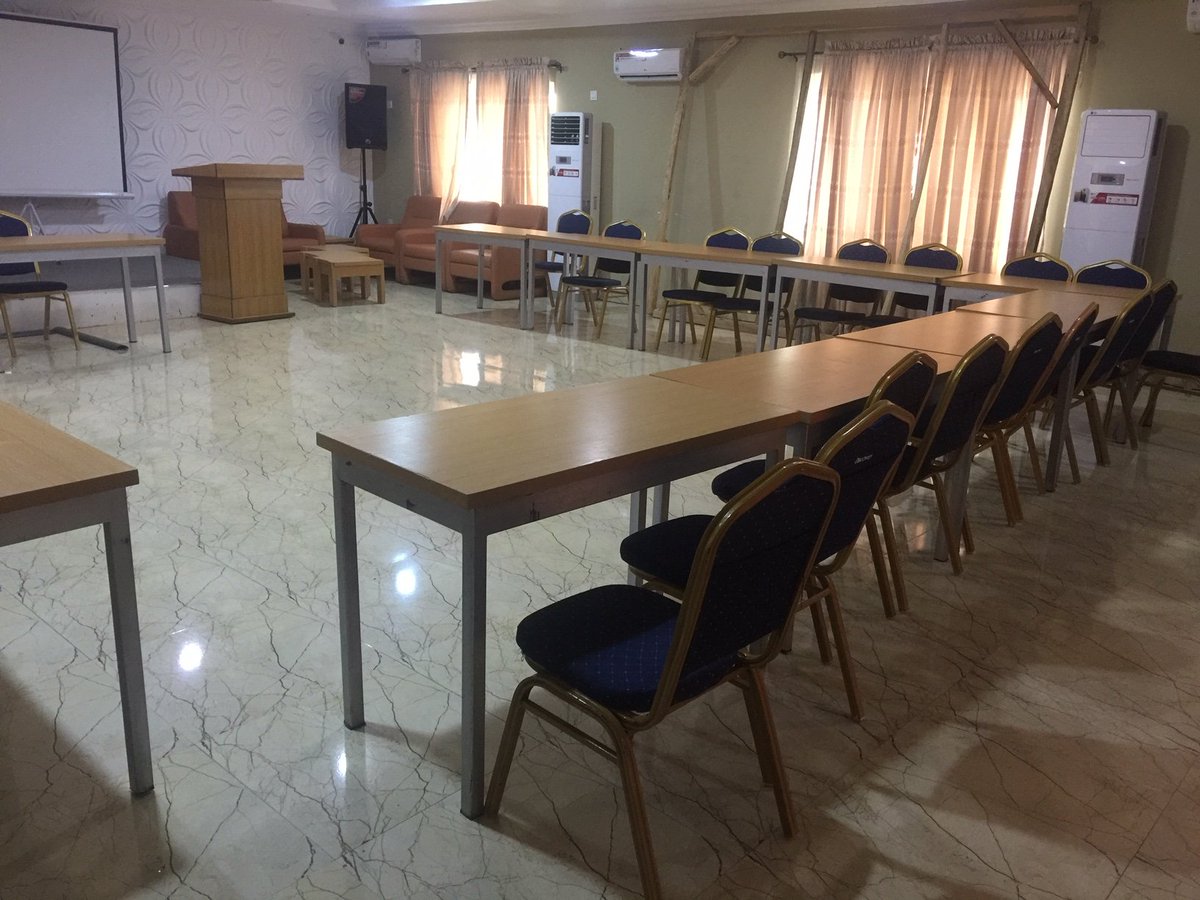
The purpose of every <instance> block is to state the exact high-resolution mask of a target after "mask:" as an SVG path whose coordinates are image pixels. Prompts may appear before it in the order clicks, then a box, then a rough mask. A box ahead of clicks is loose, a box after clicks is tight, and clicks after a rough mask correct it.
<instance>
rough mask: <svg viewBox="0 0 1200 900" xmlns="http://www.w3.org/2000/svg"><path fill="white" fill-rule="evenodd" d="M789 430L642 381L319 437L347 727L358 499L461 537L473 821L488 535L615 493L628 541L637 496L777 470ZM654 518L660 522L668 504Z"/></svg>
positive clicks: (704, 393)
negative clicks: (328, 467)
mask: <svg viewBox="0 0 1200 900" xmlns="http://www.w3.org/2000/svg"><path fill="white" fill-rule="evenodd" d="M796 418H797V417H796V414H795V413H794V412H793V411H792V410H791V409H788V408H783V407H778V406H774V405H771V404H769V403H765V402H763V401H760V400H755V399H752V398H748V397H744V396H741V395H740V394H736V393H730V392H727V391H713V390H706V389H704V388H700V387H694V386H692V385H688V384H680V383H677V382H674V381H671V380H668V379H665V378H655V377H652V376H642V377H638V378H626V379H622V380H620V381H614V382H608V383H603V384H595V385H590V386H587V387H581V388H574V389H570V390H561V391H551V392H549V393H535V394H528V395H525V396H522V397H514V398H511V399H507V400H497V401H495V402H491V403H482V404H478V405H474V406H466V407H458V408H454V409H446V410H439V411H437V412H431V413H423V414H418V415H412V416H405V417H401V418H395V419H388V420H386V421H382V422H374V423H368V424H363V425H358V426H351V427H347V428H339V429H336V430H333V431H330V432H328V433H326V432H321V433H319V434H318V435H317V445H318V446H319V447H322V448H324V449H325V450H327V451H329V453H330V455H331V462H332V472H333V518H334V539H335V543H336V548H337V573H338V574H337V582H338V610H339V624H340V632H341V650H342V699H343V708H344V718H345V723H346V725H347V727H349V728H359V727H361V726H362V725H363V724H364V722H365V718H364V708H363V676H362V637H361V615H360V599H359V583H358V552H357V532H356V524H355V511H354V502H355V501H354V498H355V494H354V492H355V489H356V488H357V489H360V490H364V491H367V492H368V493H371V494H374V495H375V496H377V497H381V498H383V499H384V500H388V501H389V502H391V503H394V504H396V505H398V506H400V507H403V508H404V509H407V510H409V511H411V512H414V513H416V514H417V515H419V516H422V517H424V518H426V519H429V520H431V521H434V522H437V523H438V524H440V525H443V526H445V527H447V528H450V529H453V530H454V531H456V532H458V533H459V534H460V535H461V536H462V623H463V625H462V629H463V634H462V733H461V744H462V811H463V814H464V815H467V816H469V817H472V818H474V817H476V816H478V815H479V814H480V813H481V812H482V809H483V799H484V791H483V788H484V783H483V776H484V702H485V696H486V695H485V692H484V675H485V672H486V659H485V646H486V645H485V634H486V623H487V539H488V536H489V535H491V534H495V533H497V532H501V531H504V530H506V529H509V528H514V527H516V526H518V525H523V524H526V523H528V522H536V521H538V520H539V519H543V518H546V517H547V516H553V515H557V514H559V513H563V512H567V511H570V510H573V509H579V508H581V507H584V506H589V505H592V504H595V503H599V502H602V501H604V500H611V499H613V498H615V497H620V496H623V495H631V496H632V501H631V503H630V527H631V530H633V529H636V528H639V527H642V525H643V524H644V523H645V520H646V512H647V510H646V490H647V488H654V487H656V486H659V485H665V484H669V483H670V482H671V481H673V480H675V479H678V478H682V477H685V476H688V475H692V474H695V473H696V472H702V471H704V470H706V469H711V468H714V467H717V466H722V465H727V464H730V463H733V462H736V461H739V460H742V459H746V458H748V457H752V456H756V455H759V454H764V453H765V454H767V455H768V457H769V458H772V459H776V458H778V457H780V456H781V455H782V451H783V447H784V444H785V441H786V439H787V434H788V430H789V429H790V428H791V427H792V426H793V425H794V424H795V422H796ZM480 447H487V448H488V449H487V453H486V454H482V455H481V453H480ZM665 497H666V494H665V491H664V492H663V493H662V494H660V495H659V499H665ZM654 512H655V518H656V519H662V518H665V516H666V508H665V505H661V504H660V505H658V506H657V507H656V509H655V511H654Z"/></svg>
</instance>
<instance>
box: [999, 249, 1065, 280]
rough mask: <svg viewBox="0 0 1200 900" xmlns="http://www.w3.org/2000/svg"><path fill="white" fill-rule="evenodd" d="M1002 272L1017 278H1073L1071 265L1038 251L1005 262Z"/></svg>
mask: <svg viewBox="0 0 1200 900" xmlns="http://www.w3.org/2000/svg"><path fill="white" fill-rule="evenodd" d="M1001 274H1003V275H1012V276H1014V277H1016V278H1040V279H1042V280H1043V281H1070V280H1071V269H1070V267H1069V266H1067V265H1066V264H1065V263H1063V262H1061V261H1059V260H1057V259H1055V258H1054V257H1052V256H1042V255H1040V254H1037V253H1035V254H1034V255H1032V256H1021V257H1018V258H1017V259H1010V260H1009V261H1008V262H1006V263H1005V264H1004V268H1003V269H1002V270H1001Z"/></svg>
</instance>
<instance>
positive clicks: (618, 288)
mask: <svg viewBox="0 0 1200 900" xmlns="http://www.w3.org/2000/svg"><path fill="white" fill-rule="evenodd" d="M645 236H646V233H645V232H644V231H642V228H641V226H640V225H635V224H634V223H633V222H630V221H627V220H624V219H622V220H621V221H620V222H613V223H612V224H611V225H609V226H608V227H607V228H605V229H604V237H610V238H625V239H627V240H633V241H640V240H642V239H643V238H644V237H645ZM631 268H632V266H631V265H630V263H629V262H628V261H627V260H623V259H609V258H607V257H603V256H601V257H598V258H597V259H596V261H595V262H594V263H593V264H592V271H591V273H590V274H578V275H564V276H563V277H562V278H560V279H559V282H558V304H557V306H558V313H557V323H558V325H560V326H561V325H562V324H563V322H564V321H565V320H566V309H567V306H566V301H567V299H568V298H569V297H570V295H571V294H579V295H580V296H581V297H582V298H583V305H584V307H585V308H586V309H587V310H588V311H589V312H590V313H591V315H592V323H593V324H594V325H595V326H596V336H597V337H599V336H600V332H601V331H603V330H604V316H605V314H606V313H607V312H608V298H609V295H610V294H625V295H626V296H628V294H629V280H628V279H629V272H630V269H631ZM593 295H595V296H594V299H593ZM596 303H601V304H602V305H601V307H600V314H599V316H597V315H596Z"/></svg>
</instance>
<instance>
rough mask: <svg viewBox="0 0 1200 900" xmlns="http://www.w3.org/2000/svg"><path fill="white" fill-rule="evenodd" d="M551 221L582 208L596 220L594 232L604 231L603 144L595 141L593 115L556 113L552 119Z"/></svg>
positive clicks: (593, 221)
mask: <svg viewBox="0 0 1200 900" xmlns="http://www.w3.org/2000/svg"><path fill="white" fill-rule="evenodd" d="M548 197H549V203H548V204H547V214H548V217H547V222H548V225H549V227H550V229H551V230H553V229H554V226H555V223H556V222H557V221H558V217H559V216H560V215H562V214H563V213H565V212H567V211H568V210H572V209H582V210H583V211H584V212H585V213H587V214H588V215H589V216H591V217H592V227H593V230H594V231H598V230H599V229H601V228H603V227H604V226H603V224H602V223H600V222H597V221H596V219H597V217H598V216H599V215H600V144H599V142H598V141H595V140H594V139H593V132H592V114H591V113H580V112H567V113H554V114H553V115H551V116H550V189H549V192H548Z"/></svg>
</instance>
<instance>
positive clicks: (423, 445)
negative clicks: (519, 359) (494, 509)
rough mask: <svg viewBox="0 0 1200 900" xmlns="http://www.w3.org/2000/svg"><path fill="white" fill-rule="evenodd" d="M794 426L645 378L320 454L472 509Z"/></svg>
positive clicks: (532, 399) (438, 416)
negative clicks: (332, 454)
mask: <svg viewBox="0 0 1200 900" xmlns="http://www.w3.org/2000/svg"><path fill="white" fill-rule="evenodd" d="M795 421H796V416H795V414H794V413H793V412H792V411H791V410H788V409H783V408H780V407H777V406H773V405H770V404H767V403H763V402H761V401H756V400H752V399H747V398H746V397H743V396H741V395H740V394H734V393H729V392H718V391H709V390H704V389H702V388H698V387H693V386H691V385H686V384H679V383H677V382H673V381H669V380H667V379H665V378H655V377H652V376H649V375H646V376H641V377H638V378H625V379H621V380H619V381H612V382H606V383H602V384H593V385H588V386H586V387H581V388H573V389H570V390H561V391H551V392H548V393H542V394H527V395H525V396H522V397H513V398H510V399H506V400H497V401H494V402H491V403H480V404H475V405H472V406H463V407H458V408H455V409H445V410H439V411H437V412H431V413H421V414H418V415H412V416H403V417H401V418H396V419H386V420H384V421H381V422H371V423H367V424H363V425H355V426H351V427H348V428H339V429H337V430H335V431H331V432H328V433H325V432H322V433H318V434H317V446H319V447H323V448H324V449H326V450H328V451H330V452H331V453H335V454H338V455H340V456H343V457H346V458H347V459H349V460H350V461H351V462H352V463H358V464H362V465H366V466H369V467H371V468H373V469H375V470H377V471H379V472H381V473H383V474H385V475H388V476H391V477H393V478H396V479H398V480H400V481H401V482H407V483H411V484H414V485H417V486H419V487H421V488H422V489H424V490H426V491H428V492H429V493H431V494H434V495H435V496H439V497H442V498H443V499H445V500H447V501H449V502H450V503H453V504H454V505H456V506H458V507H460V508H464V509H471V508H480V507H484V506H487V505H488V504H493V503H500V502H504V501H506V500H512V499H514V498H519V497H525V496H528V495H529V494H531V493H533V492H535V491H539V490H546V489H552V488H556V487H561V486H564V485H569V484H571V483H573V482H577V481H580V480H582V479H584V478H587V477H590V476H594V475H603V474H606V473H609V472H616V471H622V470H625V469H628V468H629V467H630V466H633V465H638V464H640V463H650V462H653V461H655V460H657V459H666V458H670V457H674V456H679V455H683V454H686V453H688V452H689V451H690V450H692V449H700V448H703V447H709V446H713V445H715V444H718V443H720V442H721V441H723V440H725V439H728V438H729V437H732V436H745V435H747V434H753V433H755V432H760V433H765V432H769V431H772V430H776V429H780V430H782V429H785V428H787V427H788V426H790V425H791V424H793V423H794V422H795Z"/></svg>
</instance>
